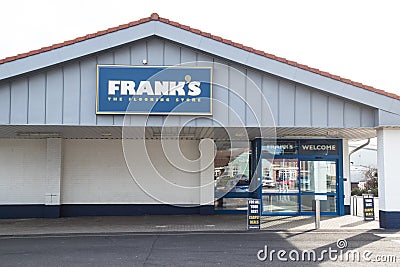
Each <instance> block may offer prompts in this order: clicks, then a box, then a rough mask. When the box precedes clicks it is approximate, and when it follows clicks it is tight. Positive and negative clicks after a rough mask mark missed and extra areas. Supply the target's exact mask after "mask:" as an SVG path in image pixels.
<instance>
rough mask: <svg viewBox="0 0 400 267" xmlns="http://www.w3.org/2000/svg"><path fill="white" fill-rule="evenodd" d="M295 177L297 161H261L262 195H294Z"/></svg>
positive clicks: (296, 188)
mask: <svg viewBox="0 0 400 267" xmlns="http://www.w3.org/2000/svg"><path fill="white" fill-rule="evenodd" d="M297 176H298V161H297V159H274V160H271V159H262V188H263V189H262V191H263V193H271V192H272V193H296V192H298V191H299V189H298V183H297Z"/></svg>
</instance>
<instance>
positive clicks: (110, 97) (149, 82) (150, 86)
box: [96, 65, 212, 115]
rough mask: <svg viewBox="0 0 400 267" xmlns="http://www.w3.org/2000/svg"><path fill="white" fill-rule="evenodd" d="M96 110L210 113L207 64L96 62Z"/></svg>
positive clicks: (122, 112) (210, 93)
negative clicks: (177, 64)
mask: <svg viewBox="0 0 400 267" xmlns="http://www.w3.org/2000/svg"><path fill="white" fill-rule="evenodd" d="M96 113H97V114H126V113H127V114H154V115H161V114H164V115H165V114H176V115H211V114H212V81H211V67H175V66H174V67H135V66H117V65H98V66H97V99H96Z"/></svg>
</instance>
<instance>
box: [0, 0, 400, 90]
mask: <svg viewBox="0 0 400 267" xmlns="http://www.w3.org/2000/svg"><path fill="white" fill-rule="evenodd" d="M1 4H2V5H1V7H2V8H1V10H2V12H1V15H0V25H1V26H0V48H1V49H0V59H2V58H5V57H8V56H14V55H16V54H19V53H23V52H27V51H30V50H35V49H38V48H41V47H44V46H49V45H52V44H55V43H60V42H63V41H65V40H70V39H74V38H76V37H79V36H83V35H86V34H88V33H94V32H97V31H100V30H104V29H107V28H109V27H114V26H117V25H120V24H124V23H127V22H131V21H135V20H138V19H141V18H145V17H149V16H150V14H151V13H153V12H156V13H158V14H159V15H160V16H161V17H164V18H167V19H170V20H173V21H176V22H179V23H181V24H185V25H188V26H191V27H192V28H197V29H200V30H202V31H205V32H209V33H212V34H214V35H218V36H221V37H223V38H226V39H230V40H233V41H235V42H238V43H242V44H244V45H247V46H250V47H253V48H256V49H259V50H263V51H265V52H268V53H271V54H274V55H276V56H280V57H284V58H287V59H289V60H293V61H297V62H299V63H302V64H305V65H308V66H311V67H314V68H318V69H320V70H323V71H327V72H330V73H332V74H336V75H339V76H342V77H344V78H348V79H351V80H354V81H357V82H361V83H363V84H366V85H370V86H374V87H376V88H379V89H382V90H385V91H388V92H392V93H396V94H398V95H400V75H399V71H398V64H399V63H400V38H399V26H400V16H399V15H398V11H399V10H400V8H399V7H400V2H399V1H398V0H380V1H378V0H376V1H370V0H362V1H359V0H346V1H343V0H335V1H330V0H325V1H322V0H301V1H300V0H279V1H269V0H262V1H256V0H254V1H232V0H231V1H224V0H212V1H209V0H201V1H187V0H186V1H176V0H169V1H166V0H164V1H163V0H157V1H156V0H142V1H136V0H129V1H126V0H113V1H104V0H68V1H60V0H35V1H32V0H3V1H2V2H1Z"/></svg>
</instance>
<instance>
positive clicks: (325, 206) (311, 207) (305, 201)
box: [301, 195, 336, 212]
mask: <svg viewBox="0 0 400 267" xmlns="http://www.w3.org/2000/svg"><path fill="white" fill-rule="evenodd" d="M314 199H315V196H313V195H302V196H301V211H310V212H311V211H312V212H315V201H314ZM320 206H321V212H336V197H335V196H328V197H327V200H320Z"/></svg>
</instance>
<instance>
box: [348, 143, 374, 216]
mask: <svg viewBox="0 0 400 267" xmlns="http://www.w3.org/2000/svg"><path fill="white" fill-rule="evenodd" d="M370 142H371V138H368V141H367V142H366V143H365V144H362V145H361V146H359V147H356V148H355V149H353V150H352V151H350V153H349V183H350V192H351V160H350V157H351V155H352V154H354V153H355V152H357V151H358V150H360V149H362V148H364V147H366V146H368V145H369V143H370ZM350 194H351V193H350ZM352 201H353V200H352V198H351V195H350V205H351V203H352ZM356 203H357V202H356ZM353 213H354V211H353ZM356 215H357V210H356Z"/></svg>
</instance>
